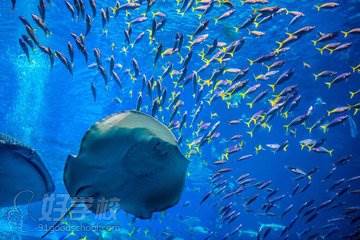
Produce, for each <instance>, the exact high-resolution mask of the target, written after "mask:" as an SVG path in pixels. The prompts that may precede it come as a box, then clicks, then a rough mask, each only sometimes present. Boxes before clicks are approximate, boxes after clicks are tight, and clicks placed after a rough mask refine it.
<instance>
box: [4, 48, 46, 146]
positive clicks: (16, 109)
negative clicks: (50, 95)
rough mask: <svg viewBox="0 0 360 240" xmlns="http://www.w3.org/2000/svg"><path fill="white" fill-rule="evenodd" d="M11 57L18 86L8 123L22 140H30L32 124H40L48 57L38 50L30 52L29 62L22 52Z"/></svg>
mask: <svg viewBox="0 0 360 240" xmlns="http://www.w3.org/2000/svg"><path fill="white" fill-rule="evenodd" d="M12 58H13V60H12V62H13V66H14V70H15V73H16V79H17V81H18V86H17V87H16V95H15V96H16V97H15V100H14V103H13V106H12V109H13V110H12V111H11V112H9V116H8V120H9V124H11V125H14V126H15V125H16V126H17V129H18V130H19V131H20V132H19V135H20V136H21V137H22V139H23V141H25V142H30V141H31V137H32V134H33V130H34V126H39V125H41V124H40V120H41V112H42V109H43V106H44V95H45V94H44V89H45V81H46V79H48V75H49V67H48V62H47V61H48V59H46V56H44V55H43V54H41V53H40V51H39V50H36V51H34V52H33V53H32V55H31V62H30V63H28V60H27V59H26V56H25V55H24V54H22V55H20V56H13V57H12ZM38 129H41V127H40V128H39V127H38ZM36 134H39V132H38V131H37V132H36ZM40 134H41V133H40Z"/></svg>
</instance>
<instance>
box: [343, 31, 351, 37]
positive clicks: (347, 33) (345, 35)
mask: <svg viewBox="0 0 360 240" xmlns="http://www.w3.org/2000/svg"><path fill="white" fill-rule="evenodd" d="M341 33H342V34H344V37H345V38H346V37H347V36H349V33H350V32H346V31H341Z"/></svg>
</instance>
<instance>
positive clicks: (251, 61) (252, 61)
mask: <svg viewBox="0 0 360 240" xmlns="http://www.w3.org/2000/svg"><path fill="white" fill-rule="evenodd" d="M247 60H248V62H249V64H250V66H252V65H253V64H254V60H251V59H250V58H248V59H247Z"/></svg>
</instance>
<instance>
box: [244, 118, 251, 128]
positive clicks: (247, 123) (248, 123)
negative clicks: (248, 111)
mask: <svg viewBox="0 0 360 240" xmlns="http://www.w3.org/2000/svg"><path fill="white" fill-rule="evenodd" d="M250 123H251V119H250V120H249V121H247V122H245V124H246V126H247V127H250Z"/></svg>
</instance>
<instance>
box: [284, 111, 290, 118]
mask: <svg viewBox="0 0 360 240" xmlns="http://www.w3.org/2000/svg"><path fill="white" fill-rule="evenodd" d="M288 117H289V112H288V111H285V112H284V118H285V119H287V118H288Z"/></svg>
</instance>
